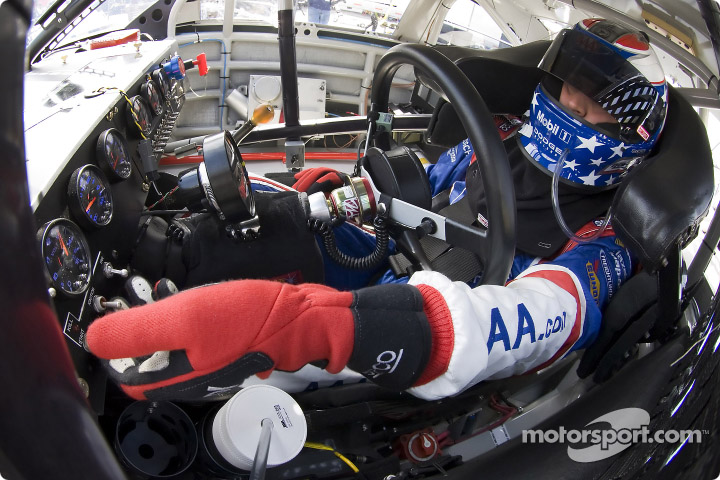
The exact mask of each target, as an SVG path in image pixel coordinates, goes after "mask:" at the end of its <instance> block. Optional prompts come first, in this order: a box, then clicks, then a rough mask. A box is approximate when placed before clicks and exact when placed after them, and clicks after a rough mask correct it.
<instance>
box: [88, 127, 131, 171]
mask: <svg viewBox="0 0 720 480" xmlns="http://www.w3.org/2000/svg"><path fill="white" fill-rule="evenodd" d="M96 154H97V162H98V165H100V166H101V167H102V169H103V171H104V172H105V173H107V174H108V175H109V176H110V177H111V178H114V179H116V180H126V179H128V178H130V174H131V173H132V163H131V162H130V154H129V151H128V147H127V142H126V141H125V137H123V135H122V133H120V132H119V131H118V130H115V129H114V128H111V129H109V130H105V131H104V132H102V133H101V134H100V137H98V142H97V148H96Z"/></svg>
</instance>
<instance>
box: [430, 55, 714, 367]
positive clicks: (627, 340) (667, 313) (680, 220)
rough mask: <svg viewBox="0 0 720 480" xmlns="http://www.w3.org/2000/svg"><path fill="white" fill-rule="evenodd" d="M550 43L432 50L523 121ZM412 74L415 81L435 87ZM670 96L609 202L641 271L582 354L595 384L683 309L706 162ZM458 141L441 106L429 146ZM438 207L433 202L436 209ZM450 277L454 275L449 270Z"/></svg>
mask: <svg viewBox="0 0 720 480" xmlns="http://www.w3.org/2000/svg"><path fill="white" fill-rule="evenodd" d="M548 45H549V42H545V41H540V42H533V43H529V44H526V45H523V46H520V47H515V48H510V49H500V50H491V51H478V50H473V49H469V48H461V47H452V46H451V47H439V48H438V49H439V50H441V51H442V53H443V54H444V55H446V56H447V57H449V58H450V59H452V60H453V61H454V62H455V63H456V65H458V67H459V68H460V69H461V70H462V71H463V73H465V75H467V76H468V78H469V79H470V80H471V81H472V83H473V85H475V87H476V88H477V89H478V91H479V92H480V94H481V95H482V96H483V98H484V99H485V101H486V102H487V104H488V108H489V109H490V111H492V112H498V113H503V114H513V115H522V114H523V113H524V112H525V111H526V109H527V105H528V104H529V102H530V99H531V98H532V92H533V90H534V88H535V86H536V85H537V83H538V82H539V80H540V78H541V76H542V75H543V74H542V72H541V71H540V70H538V69H537V68H536V65H538V63H539V61H540V59H541V58H542V56H543V54H544V52H545V50H546V49H547V47H548ZM417 73H418V77H419V80H420V81H421V82H422V83H425V84H427V85H429V86H431V87H432V86H433V85H432V81H430V80H428V79H426V78H423V75H422V73H421V72H417ZM508 92H512V95H509V94H508ZM668 97H669V99H668V115H667V120H666V125H665V130H664V132H663V134H662V136H661V138H660V141H659V143H658V145H657V147H656V149H655V152H654V153H653V155H652V156H651V157H649V158H648V159H646V160H645V161H644V162H642V163H641V164H640V165H639V166H638V167H636V168H635V169H633V170H632V171H631V172H630V173H629V176H628V178H627V179H626V180H625V181H624V182H623V183H622V184H621V185H620V186H619V187H618V189H617V191H616V193H615V196H614V198H613V203H612V211H613V219H612V225H613V228H614V230H615V233H616V235H617V237H618V239H619V240H620V241H622V242H623V243H624V244H625V245H626V246H627V247H628V248H629V249H630V250H631V251H632V252H633V253H634V254H635V255H636V256H637V258H638V259H639V262H640V265H641V267H642V270H643V274H641V275H635V276H634V277H632V278H631V279H630V281H628V282H627V283H626V284H625V285H624V286H623V288H621V289H620V291H619V292H618V294H617V295H616V296H615V297H613V301H612V302H611V303H610V305H609V306H608V308H607V309H606V311H605V314H604V321H603V330H602V331H601V334H600V338H599V339H598V341H597V342H596V343H595V345H594V346H593V347H592V348H591V349H589V350H588V351H587V352H586V354H585V358H584V359H583V363H582V365H581V368H580V370H579V373H580V374H581V376H587V375H590V374H592V373H595V380H596V381H602V380H606V379H607V378H608V377H609V376H610V374H611V372H612V371H613V369H614V368H615V367H616V366H617V363H618V362H619V361H620V360H621V359H622V357H623V356H625V353H626V352H627V351H628V350H629V349H630V348H632V347H633V346H634V345H635V344H636V342H637V341H638V340H639V339H640V338H642V337H643V336H646V335H648V332H649V338H651V339H664V338H666V337H667V335H668V334H669V333H671V332H672V327H673V326H674V325H675V324H676V322H677V319H678V318H679V317H680V314H681V309H682V308H681V307H682V297H683V295H682V293H683V292H681V276H682V269H683V263H682V258H681V254H680V252H681V250H682V249H683V248H684V247H685V246H686V245H687V244H688V243H689V242H690V241H691V240H692V239H694V238H695V236H696V235H697V233H698V227H699V223H700V221H701V220H702V219H703V218H704V217H705V215H706V214H707V212H708V210H709V207H710V201H711V199H712V194H713V189H714V181H713V162H712V152H711V150H710V145H709V142H708V139H707V136H706V134H705V133H704V132H705V126H704V125H703V123H702V121H701V119H700V117H699V116H698V115H697V113H696V112H695V110H694V109H693V107H692V106H691V105H690V104H689V103H688V102H687V101H686V100H685V99H684V98H683V97H682V96H681V94H680V92H679V91H678V90H676V89H674V88H673V87H670V86H669V94H668ZM463 138H465V132H464V131H463V129H462V125H461V124H460V122H459V120H458V119H457V116H456V114H455V111H454V108H453V107H452V105H450V104H449V103H446V102H444V101H443V100H440V101H439V102H438V104H437V106H436V109H435V112H434V114H433V119H432V120H431V124H430V127H429V133H428V141H429V143H431V144H434V145H443V146H445V147H450V146H453V145H456V144H457V143H458V142H460V141H461V140H462V139H463ZM440 201H442V200H440ZM442 206H443V205H441V204H440V203H439V202H438V199H437V198H436V199H435V201H434V204H433V209H439V208H442ZM458 210H459V209H458ZM471 221H472V220H471ZM443 273H445V272H443ZM450 273H451V275H449V276H450V277H451V278H453V275H452V274H453V273H455V272H453V271H452V270H451V271H450ZM470 278H472V277H470Z"/></svg>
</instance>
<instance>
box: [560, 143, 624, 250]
mask: <svg viewBox="0 0 720 480" xmlns="http://www.w3.org/2000/svg"><path fill="white" fill-rule="evenodd" d="M569 154H570V150H569V149H567V148H566V149H565V151H564V152H563V153H562V155H560V159H559V160H558V162H557V164H556V166H555V171H554V172H553V178H552V188H551V189H550V198H551V200H552V206H553V213H554V214H555V219H556V220H557V222H558V225H560V228H561V229H562V231H563V233H564V234H565V235H566V236H567V237H568V238H569V239H570V240H572V241H573V242H576V243H583V242H591V241H593V240H595V239H597V238H599V237H600V235H602V234H603V233H604V232H605V229H606V228H607V227H608V225H609V224H610V217H611V216H612V208H610V209H609V210H608V213H607V215H605V219H603V222H602V225H601V226H600V228H599V229H598V231H597V232H595V233H594V234H593V235H591V236H589V237H588V236H585V237H578V236H577V235H575V232H573V231H572V230H570V227H568V225H567V223H565V218H564V217H563V215H562V212H561V211H560V196H559V195H558V184H559V183H560V172H561V171H562V169H563V168H564V167H565V160H567V157H568V155H569Z"/></svg>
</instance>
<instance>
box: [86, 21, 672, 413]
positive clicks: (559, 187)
mask: <svg viewBox="0 0 720 480" xmlns="http://www.w3.org/2000/svg"><path fill="white" fill-rule="evenodd" d="M540 68H541V69H543V70H544V71H546V72H547V75H546V76H545V77H544V79H543V80H542V81H541V82H540V84H539V85H538V86H537V88H536V90H535V92H534V96H533V99H532V103H531V105H530V109H529V114H528V116H527V119H526V120H525V121H524V123H523V124H522V126H520V127H519V128H518V129H517V133H516V135H514V137H513V138H510V139H508V140H507V141H506V143H507V145H508V149H509V161H510V163H511V170H512V174H513V180H514V183H515V188H516V195H517V200H518V201H517V205H518V226H519V230H518V239H519V240H518V245H517V250H518V255H517V257H516V259H515V263H514V265H513V271H512V273H511V280H510V281H509V282H508V283H507V285H506V286H488V285H485V286H479V287H475V288H471V287H470V286H468V285H466V284H464V283H460V282H452V281H450V280H449V279H448V278H446V277H445V276H443V275H442V274H440V273H438V272H429V271H421V272H417V273H415V274H414V275H412V277H411V278H409V280H408V281H407V283H406V284H399V283H396V284H382V285H377V286H373V287H366V288H360V289H357V290H354V291H339V290H336V289H334V288H332V287H329V286H323V285H316V284H301V285H289V284H281V283H278V282H272V281H264V280H238V281H231V282H223V283H220V284H215V285H210V286H205V287H199V288H195V289H191V290H187V291H184V292H181V293H179V294H177V295H174V296H172V297H169V298H167V299H165V300H162V301H159V302H156V303H153V304H150V305H146V306H143V307H137V308H132V309H130V310H126V311H121V312H117V313H113V314H111V315H108V316H106V317H103V318H100V319H98V320H96V321H95V322H94V323H93V324H92V325H91V326H90V329H89V331H88V334H87V346H88V348H89V349H90V351H91V352H93V353H94V354H96V355H97V356H99V357H101V358H105V359H109V360H110V361H109V366H110V373H111V375H112V376H113V377H114V378H115V379H116V380H117V381H118V383H119V384H120V385H121V387H122V388H123V390H124V391H125V392H126V393H127V394H129V395H130V396H131V397H134V398H138V399H143V398H147V399H154V400H160V399H168V400H181V401H183V400H184V401H199V400H207V399H216V398H219V397H220V396H222V395H226V394H231V393H232V392H233V391H235V390H237V389H238V388H239V386H240V385H241V384H242V383H243V381H244V380H245V379H246V378H248V377H249V376H251V375H253V374H256V375H257V378H260V379H264V378H267V377H268V376H269V375H270V374H271V373H272V372H273V371H284V372H295V371H297V370H299V369H301V368H303V367H305V366H306V365H308V364H314V365H316V366H319V367H322V368H324V369H325V370H326V371H327V372H329V373H331V374H336V373H338V372H341V371H343V372H344V373H345V374H347V375H346V376H345V377H343V376H340V377H334V378H348V377H349V378H352V377H353V376H355V377H356V376H357V375H363V376H364V377H366V378H368V379H370V380H371V381H373V382H375V383H377V384H379V385H382V386H385V387H388V388H392V389H397V390H403V389H407V390H409V391H410V392H411V393H412V394H414V395H416V396H418V397H421V398H425V399H437V398H442V397H445V396H449V395H453V394H456V393H458V392H460V391H462V390H464V389H466V388H468V387H470V386H472V385H474V384H476V383H478V382H480V381H482V380H485V379H489V378H499V377H505V376H510V375H515V374H520V373H523V372H528V371H532V370H536V369H540V368H543V367H544V366H546V365H549V364H551V363H552V362H553V361H555V360H556V359H558V358H561V357H562V356H564V355H566V354H567V353H568V352H570V351H572V350H575V349H579V348H584V347H586V346H587V345H589V344H590V343H591V342H592V341H593V339H594V338H595V336H596V334H597V331H598V328H599V324H600V321H601V311H602V309H603V308H604V307H605V305H606V304H607V302H608V301H609V299H610V297H611V296H612V295H613V294H614V293H615V292H616V291H617V289H618V288H619V287H620V285H621V284H622V283H623V282H624V281H625V280H626V279H627V278H628V277H629V276H630V275H631V274H632V272H633V270H634V268H635V265H634V262H633V258H632V255H631V254H630V252H629V251H628V250H627V249H626V248H624V246H623V245H622V244H621V243H620V242H619V241H617V240H616V238H615V237H614V236H613V235H612V230H611V229H608V228H605V227H606V226H607V221H598V222H596V221H593V220H594V219H595V217H596V216H597V215H598V214H600V213H602V212H604V211H606V210H607V209H608V206H609V204H610V199H611V197H612V189H613V187H615V186H616V185H617V184H618V182H621V181H622V179H623V176H624V174H625V173H626V172H627V170H628V169H629V168H630V167H631V166H632V165H634V164H636V163H638V162H640V161H642V160H643V159H644V158H645V157H646V156H647V155H648V154H649V153H650V151H651V150H652V148H653V146H654V145H655V143H656V142H657V139H658V136H659V135H660V133H661V131H662V127H663V124H664V119H665V113H666V104H667V90H666V85H665V80H664V77H663V74H662V70H661V68H660V66H659V63H658V60H657V57H656V56H655V54H654V53H653V51H652V49H651V48H650V46H649V42H648V39H647V37H646V36H645V35H643V34H642V33H639V32H632V31H628V30H627V29H625V28H624V27H622V26H619V25H615V24H613V23H611V22H608V21H605V20H600V19H591V20H585V21H583V22H581V23H580V24H578V25H576V26H575V27H574V28H572V29H567V30H564V31H562V32H560V34H559V35H558V36H557V38H556V39H555V40H554V41H553V43H552V44H551V46H550V48H549V49H548V51H547V53H546V54H545V56H544V58H543V60H542V62H541V64H540ZM472 157H473V152H472V146H471V145H469V143H463V144H461V145H460V146H458V147H456V148H455V149H453V150H451V151H450V152H448V153H447V154H446V156H445V157H444V158H441V159H440V161H439V162H438V163H437V164H436V165H435V166H434V167H433V168H432V169H430V172H429V175H430V178H431V181H432V183H433V185H434V186H435V188H436V190H441V189H444V188H447V187H449V186H451V185H452V184H455V183H456V182H460V181H463V180H464V179H467V185H466V186H467V188H466V191H467V192H468V199H469V201H470V202H471V205H473V206H474V207H475V208H477V210H476V211H481V208H482V205H483V202H484V191H483V189H482V185H481V182H477V181H473V178H475V176H474V175H470V174H469V173H470V172H473V170H474V169H476V168H477V165H476V164H475V163H474V162H472ZM465 169H467V172H468V175H465ZM551 180H555V181H554V182H553V181H551ZM454 189H455V190H457V191H462V190H463V189H462V188H459V187H458V185H457V184H456V185H455V186H454ZM553 207H555V208H553ZM588 222H589V223H588ZM582 224H586V226H585V227H583V228H580V229H579V230H578V226H579V225H582ZM568 236H569V237H571V241H570V242H567V237H568ZM564 242H567V245H566V246H565V247H564V248H563V247H562V246H560V248H556V247H557V245H558V244H559V243H564ZM550 254H553V258H552V260H548V259H547V258H548V257H550ZM540 257H544V258H545V260H540V259H539V258H540ZM305 368H308V367H305ZM253 378H255V377H253ZM254 381H257V380H254ZM218 392H220V395H218Z"/></svg>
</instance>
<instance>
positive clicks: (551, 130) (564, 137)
mask: <svg viewBox="0 0 720 480" xmlns="http://www.w3.org/2000/svg"><path fill="white" fill-rule="evenodd" d="M537 120H538V123H540V125H542V126H543V127H545V128H546V129H547V131H548V132H547V135H554V136H555V137H557V138H558V139H560V140H561V141H563V142H565V143H570V137H571V135H570V134H569V133H568V132H567V131H566V130H565V129H563V128H560V125H558V124H557V123H553V121H552V120H550V119H549V118H547V117H546V116H545V114H544V113H543V112H542V111H540V110H539V111H538V112H537Z"/></svg>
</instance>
